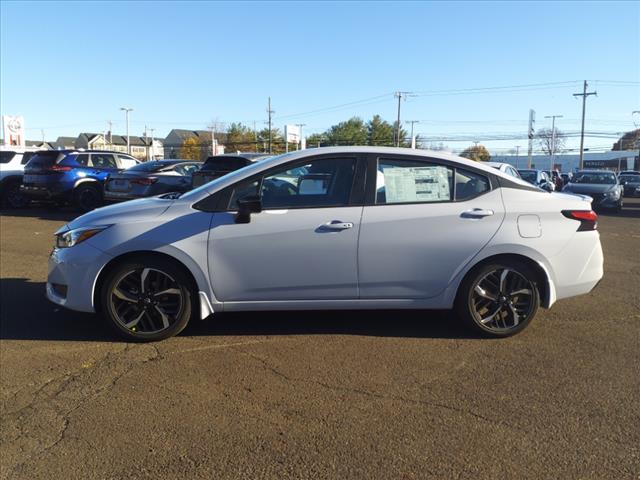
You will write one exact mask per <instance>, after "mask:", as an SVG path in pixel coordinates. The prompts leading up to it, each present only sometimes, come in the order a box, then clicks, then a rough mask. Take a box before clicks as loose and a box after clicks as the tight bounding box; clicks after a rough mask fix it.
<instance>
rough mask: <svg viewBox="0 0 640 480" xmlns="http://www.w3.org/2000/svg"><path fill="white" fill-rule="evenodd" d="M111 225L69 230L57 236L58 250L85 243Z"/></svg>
mask: <svg viewBox="0 0 640 480" xmlns="http://www.w3.org/2000/svg"><path fill="white" fill-rule="evenodd" d="M110 226H111V225H100V226H96V227H81V228H74V229H73V230H67V231H66V232H60V233H57V234H56V248H69V247H73V246H74V245H77V244H78V243H82V242H84V241H85V240H86V239H88V238H91V237H93V236H94V235H97V234H98V233H100V232H101V231H103V230H104V229H106V228H109V227H110Z"/></svg>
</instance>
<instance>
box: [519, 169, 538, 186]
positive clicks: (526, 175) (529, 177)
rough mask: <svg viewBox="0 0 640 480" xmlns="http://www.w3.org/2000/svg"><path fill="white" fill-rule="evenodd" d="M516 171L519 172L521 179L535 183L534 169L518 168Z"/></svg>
mask: <svg viewBox="0 0 640 480" xmlns="http://www.w3.org/2000/svg"><path fill="white" fill-rule="evenodd" d="M518 172H520V176H521V177H522V179H523V180H526V181H527V182H531V183H535V181H536V178H537V177H538V176H537V175H536V172H535V171H534V170H518Z"/></svg>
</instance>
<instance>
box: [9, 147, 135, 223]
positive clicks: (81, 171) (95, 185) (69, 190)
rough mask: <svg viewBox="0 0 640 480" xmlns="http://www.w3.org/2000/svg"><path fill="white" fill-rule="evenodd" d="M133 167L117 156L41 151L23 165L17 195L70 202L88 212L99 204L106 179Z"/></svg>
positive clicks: (124, 157) (129, 160)
mask: <svg viewBox="0 0 640 480" xmlns="http://www.w3.org/2000/svg"><path fill="white" fill-rule="evenodd" d="M136 163H139V162H138V160H136V159H135V158H133V157H131V156H129V155H125V154H122V153H117V152H108V151H100V150H89V151H79V150H47V151H41V152H38V153H36V154H35V155H34V156H33V157H31V160H29V162H28V163H27V164H26V165H25V167H24V177H23V178H22V188H21V191H22V192H23V193H24V194H25V195H27V196H28V197H30V198H31V199H34V200H36V199H37V200H48V201H53V202H55V203H59V204H62V203H67V202H71V203H73V204H74V205H75V206H77V207H78V208H80V209H81V210H83V211H89V210H93V209H94V208H96V207H98V206H100V205H101V204H102V195H103V184H104V181H105V180H106V178H107V177H108V176H109V175H110V174H112V173H115V172H117V171H120V170H123V169H125V168H129V167H131V166H133V165H135V164H136Z"/></svg>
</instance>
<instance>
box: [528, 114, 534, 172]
mask: <svg viewBox="0 0 640 480" xmlns="http://www.w3.org/2000/svg"><path fill="white" fill-rule="evenodd" d="M535 134H536V111H535V110H533V109H532V108H531V109H529V131H528V133H527V137H528V138H529V150H528V160H527V168H531V158H532V156H533V137H534V136H535Z"/></svg>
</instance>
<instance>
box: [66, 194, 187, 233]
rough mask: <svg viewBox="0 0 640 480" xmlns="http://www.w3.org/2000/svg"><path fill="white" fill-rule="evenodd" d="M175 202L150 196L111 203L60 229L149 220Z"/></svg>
mask: <svg viewBox="0 0 640 480" xmlns="http://www.w3.org/2000/svg"><path fill="white" fill-rule="evenodd" d="M173 202H174V200H171V199H165V198H162V197H150V198H141V199H140V200H131V201H129V202H123V203H117V204H115V205H109V206H107V207H102V208H98V209H96V210H93V211H91V212H89V213H85V214H84V215H81V216H80V217H78V218H76V219H75V220H73V221H71V222H70V223H68V224H67V225H65V226H64V227H62V228H61V229H60V230H59V231H64V230H68V229H69V230H70V229H74V228H79V227H87V226H95V225H112V224H116V223H129V222H135V221H138V220H143V219H144V220H149V219H150V218H153V217H157V216H159V215H162V214H163V213H164V212H165V211H166V210H167V209H168V208H169V207H170V206H171V204H172V203H173Z"/></svg>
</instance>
